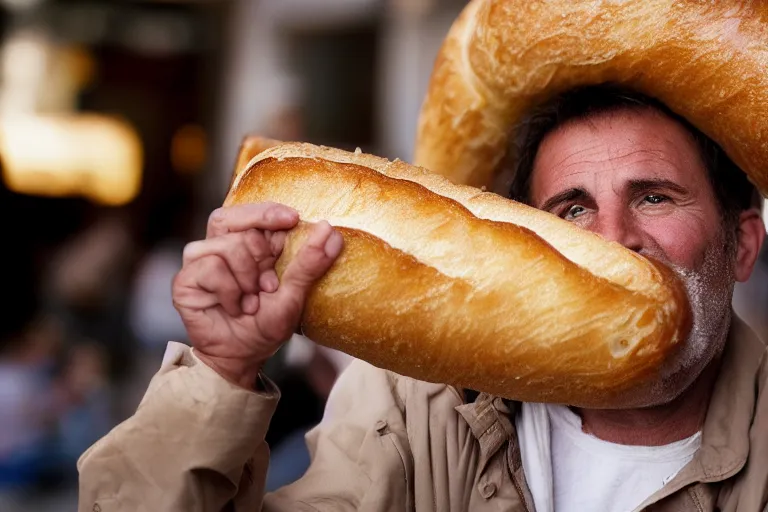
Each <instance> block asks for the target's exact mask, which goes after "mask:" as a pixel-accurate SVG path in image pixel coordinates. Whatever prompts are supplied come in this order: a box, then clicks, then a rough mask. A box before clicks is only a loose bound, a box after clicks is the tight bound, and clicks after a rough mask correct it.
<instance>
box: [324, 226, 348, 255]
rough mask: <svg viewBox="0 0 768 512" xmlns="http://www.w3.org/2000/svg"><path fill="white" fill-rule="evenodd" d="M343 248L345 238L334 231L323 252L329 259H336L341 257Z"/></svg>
mask: <svg viewBox="0 0 768 512" xmlns="http://www.w3.org/2000/svg"><path fill="white" fill-rule="evenodd" d="M343 246H344V238H343V237H342V236H341V233H339V232H338V231H334V232H333V233H331V236H329V237H328V240H326V241H325V247H324V248H323V251H324V252H325V255H326V256H328V257H329V258H335V257H337V256H338V255H339V253H340V252H341V248H342V247H343Z"/></svg>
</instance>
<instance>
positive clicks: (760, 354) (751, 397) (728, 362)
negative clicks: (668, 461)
mask: <svg viewBox="0 0 768 512" xmlns="http://www.w3.org/2000/svg"><path fill="white" fill-rule="evenodd" d="M767 356H768V351H767V350H766V346H765V344H764V343H763V342H762V341H761V340H760V339H759V338H758V337H757V335H756V334H755V333H754V332H753V331H752V330H751V329H750V328H749V327H748V326H747V325H746V324H745V323H744V322H743V321H742V320H741V319H740V318H738V317H737V316H736V315H735V314H733V315H732V321H731V328H730V330H729V332H728V341H727V342H726V345H725V350H724V351H723V356H722V362H721V364H720V373H719V374H718V377H717V380H716V381H715V386H714V388H713V390H712V396H711V397H710V399H709V408H708V409H707V416H706V418H705V420H704V427H703V428H702V434H701V447H700V448H699V451H698V452H697V453H696V455H695V456H694V458H693V460H692V461H691V462H690V463H688V465H687V466H685V467H684V468H683V469H682V470H681V471H680V472H679V473H678V474H677V475H676V476H675V478H673V479H672V480H671V481H670V482H669V483H668V484H667V485H666V486H664V488H663V489H661V490H660V491H659V492H657V493H656V494H654V495H653V496H651V497H650V498H649V499H648V500H647V501H646V503H645V504H644V505H643V506H645V505H647V504H650V503H655V502H657V501H659V500H661V499H663V498H665V497H666V496H669V495H671V494H673V493H674V492H676V491H678V490H679V489H682V488H684V487H687V486H689V485H691V484H695V483H698V482H702V483H711V482H721V481H723V480H726V479H728V478H730V477H732V476H733V475H735V474H736V473H738V472H739V471H741V469H742V468H743V467H744V465H745V464H746V462H747V457H748V455H749V434H750V428H751V426H752V422H753V419H754V416H755V404H756V403H757V398H758V397H757V390H758V389H759V385H760V382H759V379H760V378H761V374H762V373H764V372H762V371H761V370H762V368H763V367H764V366H765V364H766V357H767Z"/></svg>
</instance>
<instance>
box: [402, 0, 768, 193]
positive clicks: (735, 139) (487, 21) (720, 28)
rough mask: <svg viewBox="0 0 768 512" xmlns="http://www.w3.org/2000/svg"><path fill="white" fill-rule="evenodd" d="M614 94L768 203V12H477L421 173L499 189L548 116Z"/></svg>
mask: <svg viewBox="0 0 768 512" xmlns="http://www.w3.org/2000/svg"><path fill="white" fill-rule="evenodd" d="M604 82H612V83H617V84H621V85H623V86H626V87H628V88H631V89H636V90H638V91H639V92H643V93H645V94H647V95H650V96H653V97H655V98H657V99H659V100H660V101H662V102H663V103H665V104H666V105H667V106H668V107H669V108H671V109H672V110H674V111H675V112H677V113H678V114H680V115H681V116H683V117H685V118H686V119H688V121H690V122H691V123H692V124H693V125H695V126H696V127H698V128H699V129H700V130H701V131H702V132H704V133H705V134H707V135H708V136H709V137H711V138H712V139H713V140H715V141H716V142H717V143H718V144H720V146H722V148H723V149H724V150H725V152H726V153H727V154H728V155H729V156H730V157H731V158H732V159H733V161H734V162H735V163H736V164H737V165H739V167H741V168H742V169H743V170H744V171H745V172H746V173H747V175H748V176H749V178H750V179H751V180H752V182H753V183H754V184H755V185H757V186H758V188H759V189H760V190H761V192H762V193H763V195H768V165H767V164H766V162H768V121H766V120H767V119H768V2H765V1H753V0H717V1H714V0H713V1H692V0H690V1H687V0H686V1H680V0H622V1H605V0H580V1H573V0H546V1H541V0H537V1H531V0H472V1H471V2H470V3H469V5H468V6H467V7H466V8H465V10H464V11H463V13H462V14H461V16H460V17H459V19H458V20H457V21H456V23H455V24H454V25H453V27H452V28H451V31H450V33H449V34H448V37H447V38H446V40H445V42H444V44H443V47H442V49H441V51H440V54H439V56H438V59H437V61H436V63H435V67H434V71H433V74H432V80H431V83H430V86H429V91H428V94H427V98H426V100H425V102H424V105H423V107H422V112H421V117H420V122H419V130H418V141H417V144H416V157H415V163H416V164H417V165H420V166H423V167H426V168H427V169H430V170H432V171H434V172H439V173H440V174H442V175H444V176H446V177H448V178H449V179H451V180H452V181H454V182H456V183H464V184H469V185H474V186H478V187H479V186H489V187H490V186H493V184H494V183H499V182H501V183H504V181H505V180H504V179H499V178H498V177H495V176H494V173H496V172H498V170H499V168H500V166H499V163H500V162H501V160H502V158H503V157H504V156H505V154H506V153H507V150H508V149H510V153H512V154H511V156H512V157H514V151H513V149H514V148H513V147H512V144H511V141H512V140H514V137H515V133H516V130H517V128H518V126H519V124H520V122H521V120H522V119H523V118H524V117H525V115H526V114H527V113H528V112H530V110H531V109H532V108H533V107H535V106H536V105H537V104H539V103H541V102H543V101H546V100H547V99H549V98H551V97H552V96H555V95H557V94H559V93H562V92H565V91H566V90H569V89H572V88H574V87H579V86H586V85H595V84H601V83H604Z"/></svg>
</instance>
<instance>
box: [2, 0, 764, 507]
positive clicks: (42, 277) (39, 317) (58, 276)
mask: <svg viewBox="0 0 768 512" xmlns="http://www.w3.org/2000/svg"><path fill="white" fill-rule="evenodd" d="M465 3H466V2H465V1H462V0H207V1H206V0H0V168H1V169H2V174H1V176H2V180H1V182H0V183H1V184H0V214H1V215H2V217H1V218H2V232H3V240H2V242H1V243H2V250H1V251H0V270H1V271H2V272H3V273H4V275H3V279H2V283H3V299H2V304H3V310H2V313H1V314H0V511H3V512H13V511H16V510H26V511H30V510H32V511H35V512H46V511H56V512H58V511H64V512H69V511H75V510H76V508H77V472H76V467H75V463H76V461H77V458H78V457H79V456H80V454H82V452H83V451H84V450H85V449H86V448H87V447H88V446H90V445H91V444H92V443H93V442H95V441H96V440H97V439H98V438H99V437H101V436H102V435H104V434H105V433H106V432H107V431H108V430H109V429H111V428H112V427H113V426H114V425H116V424H117V423H119V422H120V421H121V420H122V419H124V418H126V417H127V416H128V415H130V414H131V413H132V411H133V410H135V408H136V407H137V405H138V403H139V401H140V399H141V396H142V393H143V391H144V389H145V388H146V385H147V383H148V381H149V378H150V377H151V375H152V374H153V373H154V372H155V371H156V369H157V368H158V366H159V364H160V361H161V359H162V353H163V350H164V348H165V344H166V342H167V341H169V340H176V341H184V338H185V334H184V330H183V327H182V325H181V322H180V319H179V318H178V315H177V314H176V312H175V310H174V309H173V305H172V303H171V294H170V285H171V280H172V278H173V276H174V274H175V273H176V272H177V271H178V269H179V268H180V265H181V251H182V248H183V246H184V244H185V243H187V242H188V241H191V240H194V239H196V238H199V237H202V236H204V232H205V223H206V219H207V217H208V214H209V213H210V212H211V210H213V209H214V208H216V207H217V206H219V205H220V204H221V203H222V201H223V199H224V195H225V193H226V188H227V185H228V183H229V178H230V174H231V172H232V167H233V165H234V162H235V158H236V156H237V149H238V146H239V143H240V141H241V139H242V138H243V136H244V135H246V134H247V133H257V134H260V135H264V136H267V137H273V138H277V139H281V140H303V141H309V142H313V143H319V144H326V145H332V146H337V147H341V148H345V149H354V148H356V147H361V148H362V149H363V150H364V151H366V152H370V153H375V154H379V155H381V156H386V157H389V158H401V159H403V160H410V158H411V154H412V148H413V143H414V139H415V134H416V120H417V116H418V111H419V107H420V103H421V100H422V98H423V96H424V93H425V91H426V87H427V84H428V81H429V76H430V72H431V68H432V64H433V61H434V58H435V55H436V53H437V51H438V49H439V46H440V44H441V42H442V40H443V37H444V36H445V34H446V32H447V30H448V28H449V27H450V24H451V23H452V21H453V20H454V19H455V17H456V15H457V14H458V13H459V11H460V9H461V8H462V7H463V6H464V5H465ZM735 307H736V309H737V311H738V312H739V313H740V314H741V315H742V316H743V317H744V318H745V319H746V320H747V321H748V322H749V323H750V324H751V325H752V326H753V327H754V328H755V329H756V330H758V332H760V333H761V335H762V336H763V337H764V338H768V253H765V254H764V255H763V257H762V260H761V263H760V265H759V266H758V269H757V270H756V272H755V275H754V277H753V279H752V281H751V282H749V283H747V284H745V285H743V286H740V288H739V290H738V292H737V298H736V300H735ZM346 363H347V358H346V357H345V356H344V355H342V354H338V353H336V352H333V351H330V350H325V349H318V348H317V347H316V346H314V345H313V344H311V342H308V341H306V340H304V339H302V338H298V337H297V338H296V339H294V340H293V341H292V342H291V343H290V344H288V345H287V346H286V347H285V348H284V349H283V351H282V353H281V354H280V357H278V358H275V359H274V360H273V361H271V362H270V364H271V365H272V366H271V367H270V368H268V373H269V375H270V376H271V377H273V378H274V379H275V381H276V382H277V383H278V385H279V386H280V388H281V390H282V396H283V399H282V401H281V403H280V407H279V409H278V411H277V414H276V415H275V417H274V419H273V421H272V428H271V431H270V434H269V436H268V441H269V442H270V445H271V447H272V451H273V459H272V467H271V469H270V475H269V478H268V486H269V487H270V488H275V487H278V486H280V485H283V484H286V483H288V482H290V481H292V480H293V479H295V478H298V477H299V476H300V475H301V474H302V472H303V470H304V468H305V467H306V463H307V460H308V454H307V453H306V449H305V447H304V444H303V435H304V433H305V432H306V430H307V429H308V428H310V427H311V426H312V425H313V424H315V423H317V422H318V421H319V419H320V418H321V416H322V412H323V406H324V403H325V399H326V398H327V396H328V393H329V391H330V388H331V386H332V385H333V382H334V381H335V379H336V377H337V375H338V374H339V372H340V371H341V370H342V369H343V368H344V366H345V364H346Z"/></svg>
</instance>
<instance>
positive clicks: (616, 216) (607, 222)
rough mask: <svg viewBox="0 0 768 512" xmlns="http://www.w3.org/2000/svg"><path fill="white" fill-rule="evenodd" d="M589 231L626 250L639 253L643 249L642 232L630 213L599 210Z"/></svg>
mask: <svg viewBox="0 0 768 512" xmlns="http://www.w3.org/2000/svg"><path fill="white" fill-rule="evenodd" d="M591 227H592V229H591V231H593V232H595V233H597V234H598V235H600V236H602V237H603V238H605V239H606V240H609V241H611V242H616V243H619V244H621V245H623V246H624V247H626V248H627V249H629V250H631V251H635V252H641V251H642V250H643V247H644V242H643V240H644V237H643V232H642V230H641V229H640V227H639V226H638V224H637V222H636V220H635V218H634V217H633V215H632V213H631V212H629V211H627V210H624V209H622V208H610V209H601V210H600V211H599V213H598V216H597V222H596V223H595V224H593V225H592V226H591Z"/></svg>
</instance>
